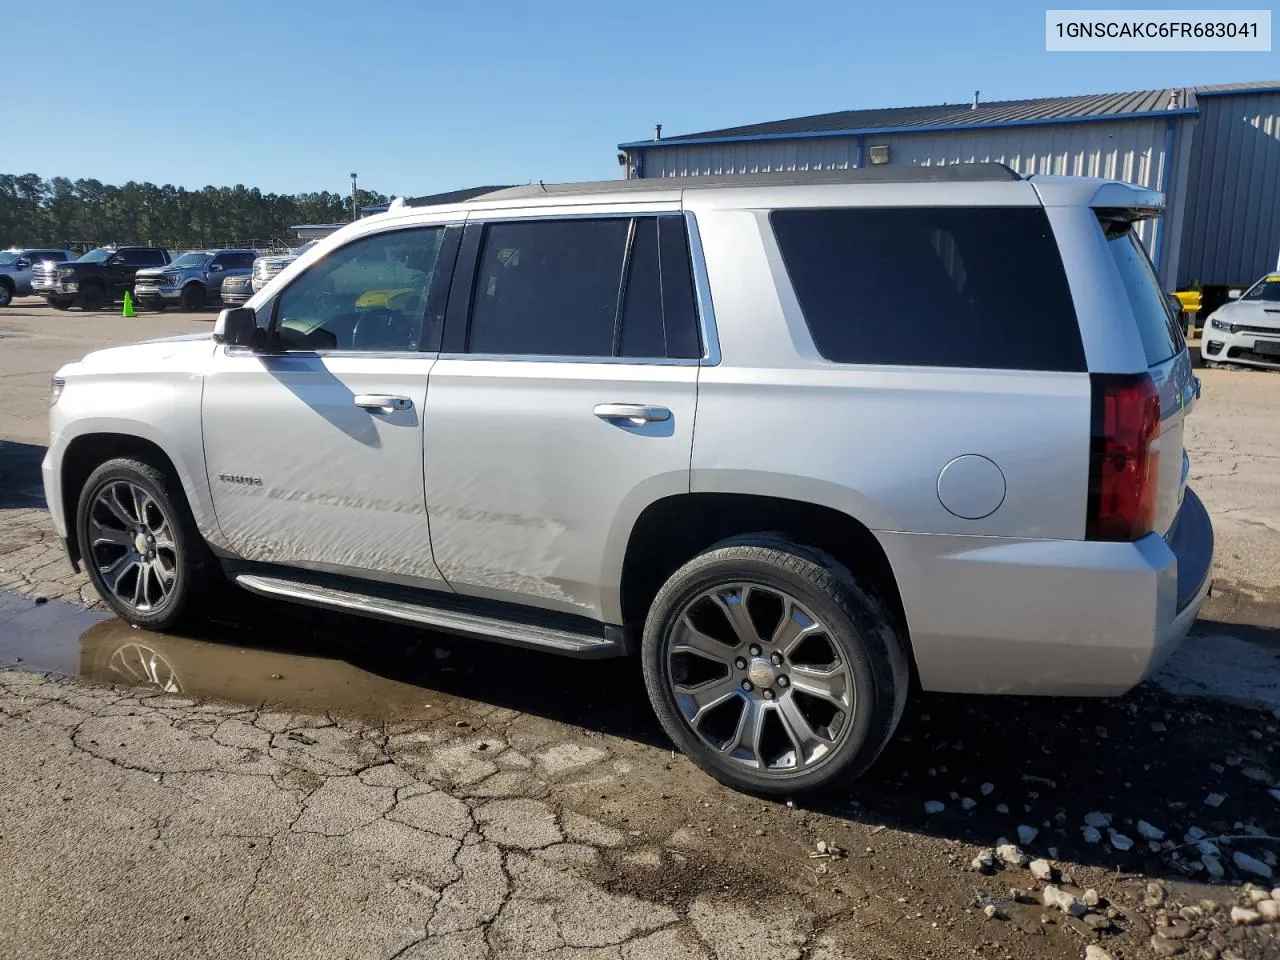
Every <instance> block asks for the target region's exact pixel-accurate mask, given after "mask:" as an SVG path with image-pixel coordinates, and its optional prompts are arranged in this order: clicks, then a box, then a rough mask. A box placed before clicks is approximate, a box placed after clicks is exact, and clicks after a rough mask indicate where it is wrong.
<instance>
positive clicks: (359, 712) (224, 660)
mask: <svg viewBox="0 0 1280 960" xmlns="http://www.w3.org/2000/svg"><path fill="white" fill-rule="evenodd" d="M4 668H11V669H12V668H16V669H20V670H30V671H38V672H50V673H57V674H62V675H65V676H79V677H82V678H83V679H85V680H88V681H90V682H93V683H108V684H119V685H122V686H140V687H150V688H153V689H158V690H162V691H166V692H169V693H175V694H181V695H182V696H184V697H191V698H193V699H197V700H203V699H212V700H221V701H229V702H232V703H241V704H245V705H246V706H250V707H254V708H260V707H270V708H273V709H280V710H289V711H298V712H302V713H310V714H319V715H324V714H333V715H338V716H351V717H359V718H361V719H365V720H370V721H373V722H379V723H387V722H395V721H399V720H407V719H415V720H430V719H433V718H437V717H442V716H445V715H448V714H452V713H456V712H458V711H459V709H460V707H461V706H462V705H463V704H465V703H467V702H469V701H480V702H483V703H487V704H492V705H494V706H501V707H510V708H513V709H517V710H520V711H522V712H530V713H535V714H541V715H543V716H554V717H555V718H556V719H559V720H562V721H565V722H569V723H585V724H587V725H589V726H593V727H595V728H596V729H602V730H612V731H613V732H617V733H623V734H624V735H631V736H639V738H640V739H646V738H650V737H652V736H654V735H655V732H656V731H655V728H656V721H653V720H652V714H651V712H650V711H649V709H648V703H647V700H646V699H645V696H644V691H643V684H642V682H641V680H640V671H639V670H638V669H636V665H635V663H634V661H626V660H623V661H612V662H609V661H605V662H586V661H573V660H566V659H564V658H562V657H558V656H554V655H551V654H540V653H534V652H529V651H523V650H515V649H512V648H510V647H500V646H496V645H493V644H489V643H485V642H483V641H478V640H466V639H458V638H455V637H449V636H444V635H441V634H436V633H430V632H427V631H423V630H416V629H413V628H408V627H398V626H395V625H390V624H384V623H379V622H375V621H370V620H363V619H359V618H355V617H347V616H341V615H337V614H331V613H326V612H322V611H315V610H311V609H309V608H303V607H295V606H290V605H285V604H280V603H273V602H271V601H268V600H262V599H260V598H256V597H252V596H249V595H242V594H238V593H232V594H231V600H230V602H229V604H228V606H227V612H226V613H225V614H224V615H221V616H220V617H219V618H217V619H214V620H211V621H210V622H208V623H206V624H204V625H202V626H200V627H198V628H197V629H195V630H192V631H190V632H189V633H187V634H185V635H172V634H159V633H151V632H148V631H146V630H137V629H134V628H132V627H130V626H129V625H128V624H126V623H124V622H123V621H122V620H119V619H117V618H115V617H113V616H109V615H108V614H106V613H105V612H102V611H88V610H84V609H83V608H81V607H79V606H76V605H74V604H70V603H64V602H60V601H51V602H49V603H45V604H40V605H36V604H35V603H34V602H33V601H32V600H31V598H29V597H22V596H17V595H15V594H12V593H5V592H3V591H0V669H4Z"/></svg>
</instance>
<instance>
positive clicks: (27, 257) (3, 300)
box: [0, 247, 75, 307]
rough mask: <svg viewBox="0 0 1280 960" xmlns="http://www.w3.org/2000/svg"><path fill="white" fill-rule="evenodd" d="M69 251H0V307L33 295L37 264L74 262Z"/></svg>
mask: <svg viewBox="0 0 1280 960" xmlns="http://www.w3.org/2000/svg"><path fill="white" fill-rule="evenodd" d="M74 259H75V254H73V253H71V251H69V250H51V249H49V248H47V247H27V248H25V249H14V250H0V307H7V306H8V305H9V301H11V300H12V299H13V298H14V297H26V296H30V295H31V275H32V272H33V271H34V269H35V266H36V264H38V263H40V262H42V261H45V260H74Z"/></svg>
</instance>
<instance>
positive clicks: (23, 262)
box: [13, 257, 31, 270]
mask: <svg viewBox="0 0 1280 960" xmlns="http://www.w3.org/2000/svg"><path fill="white" fill-rule="evenodd" d="M29 266H31V261H30V260H28V259H27V258H26V257H19V258H18V259H17V260H15V261H13V269H15V270H25V269H27V267H29Z"/></svg>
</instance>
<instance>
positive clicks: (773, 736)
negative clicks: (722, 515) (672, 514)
mask: <svg viewBox="0 0 1280 960" xmlns="http://www.w3.org/2000/svg"><path fill="white" fill-rule="evenodd" d="M674 623H675V626H674V627H673V628H672V631H671V634H670V638H669V641H668V644H667V682H668V683H669V684H670V687H671V691H672V693H673V694H674V697H675V703H676V707H677V709H678V710H679V712H680V714H681V715H682V716H683V717H684V720H685V722H686V723H687V724H688V725H689V728H690V729H691V730H692V731H693V732H694V734H695V735H697V737H698V738H699V739H700V740H702V741H703V743H705V744H706V745H707V746H709V747H711V748H712V749H713V750H716V751H718V752H719V753H720V754H721V755H722V756H724V757H725V758H726V759H728V760H730V761H732V762H734V763H737V764H741V765H742V766H743V767H745V768H748V769H751V770H755V771H757V772H759V773H763V774H766V775H780V776H784V775H788V774H795V773H797V772H800V771H809V770H812V769H814V768H815V767H817V766H819V765H820V764H822V763H824V762H825V761H827V760H829V759H830V758H831V757H832V756H833V755H834V753H835V751H836V749H837V747H838V746H839V745H840V743H841V742H842V740H843V739H844V737H845V735H846V734H847V732H848V730H849V728H850V726H851V724H850V723H849V720H850V718H851V717H852V715H853V709H854V686H853V677H852V676H851V674H850V666H849V663H848V661H847V659H846V658H845V657H844V656H843V655H842V654H841V651H840V648H839V647H838V646H837V644H836V642H835V641H834V640H833V639H832V638H831V636H830V634H829V632H828V630H827V628H826V627H825V626H824V625H823V624H822V623H821V622H820V621H819V620H818V618H817V617H815V616H814V615H813V614H812V613H811V612H810V611H809V610H808V609H807V608H806V607H805V606H804V605H803V604H801V603H800V601H798V600H797V599H795V598H794V597H792V596H790V595H789V594H787V593H786V592H785V591H783V590H780V589H777V588H775V587H765V586H761V585H759V584H748V583H730V584H724V585H721V586H717V587H714V588H712V589H710V590H706V591H704V592H702V593H700V594H699V595H698V596H696V597H695V598H694V599H693V600H692V601H690V602H689V603H688V604H686V605H685V607H684V608H683V609H682V610H681V611H680V613H679V615H678V616H677V617H676V619H675V621H674Z"/></svg>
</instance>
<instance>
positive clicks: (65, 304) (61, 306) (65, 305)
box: [44, 297, 71, 310]
mask: <svg viewBox="0 0 1280 960" xmlns="http://www.w3.org/2000/svg"><path fill="white" fill-rule="evenodd" d="M44 302H45V303H47V304H48V305H49V306H51V307H53V309H55V310H67V309H69V308H70V307H71V301H70V300H60V299H58V298H57V297H46V298H45V301H44Z"/></svg>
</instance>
